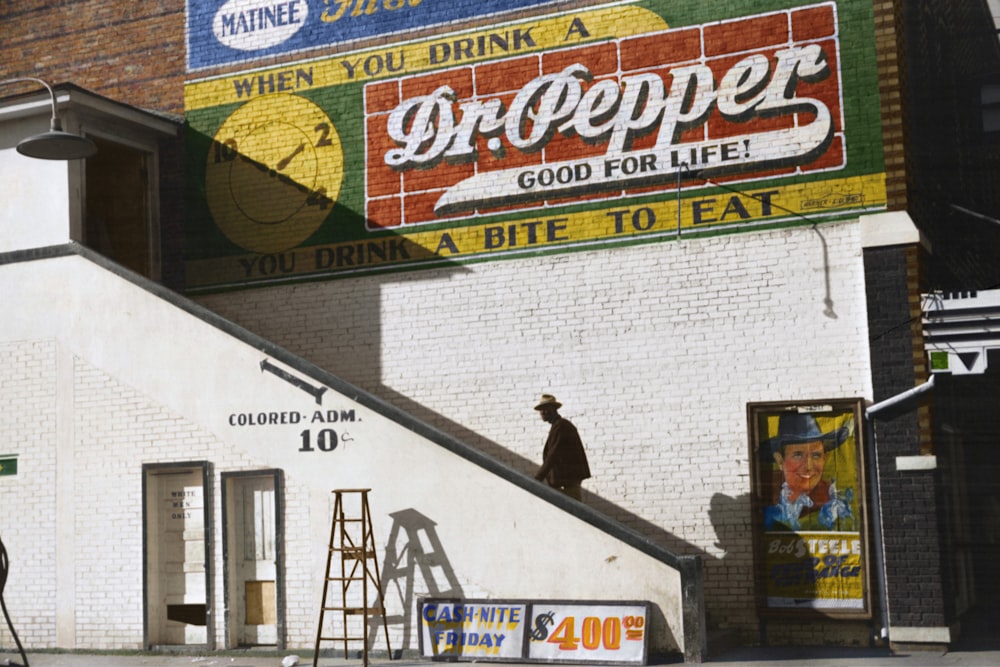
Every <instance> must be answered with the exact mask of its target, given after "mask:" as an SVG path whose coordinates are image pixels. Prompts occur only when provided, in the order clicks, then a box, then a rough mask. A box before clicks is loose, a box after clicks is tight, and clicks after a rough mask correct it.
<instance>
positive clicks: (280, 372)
mask: <svg viewBox="0 0 1000 667" xmlns="http://www.w3.org/2000/svg"><path fill="white" fill-rule="evenodd" d="M260 370H261V372H264V371H268V372H269V373H274V374H275V375H277V376H278V377H280V378H281V379H282V380H284V381H285V382H287V383H289V384H292V385H295V386H296V387H298V388H299V389H301V390H302V391H304V392H306V393H307V394H309V395H311V396H312V397H313V398H315V399H316V405H322V404H323V393H324V392H325V391H326V387H315V386H313V385H311V384H309V383H308V382H306V381H305V380H303V379H302V378H297V377H295V376H294V375H292V374H291V373H289V372H288V371H286V370H284V369H282V368H278V367H277V366H275V365H274V364H272V363H271V362H270V361H268V360H267V359H264V360H263V361H261V362H260Z"/></svg>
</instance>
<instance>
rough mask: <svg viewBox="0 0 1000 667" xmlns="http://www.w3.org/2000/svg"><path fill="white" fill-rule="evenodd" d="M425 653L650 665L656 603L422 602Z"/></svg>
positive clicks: (449, 656)
mask: <svg viewBox="0 0 1000 667" xmlns="http://www.w3.org/2000/svg"><path fill="white" fill-rule="evenodd" d="M419 616H420V654H421V656H423V657H425V658H433V659H438V660H442V659H447V660H458V661H472V662H476V661H484V660H490V661H496V662H503V661H507V662H521V661H524V660H530V661H539V662H548V663H561V662H570V663H574V664H583V663H596V664H601V665H644V664H646V662H647V655H648V646H649V633H648V629H647V623H648V621H649V603H648V602H631V601H623V602H590V601H580V602H553V601H539V600H533V601H523V600H520V601H519V600H471V599H470V600H455V599H433V598H426V599H422V600H420V601H419Z"/></svg>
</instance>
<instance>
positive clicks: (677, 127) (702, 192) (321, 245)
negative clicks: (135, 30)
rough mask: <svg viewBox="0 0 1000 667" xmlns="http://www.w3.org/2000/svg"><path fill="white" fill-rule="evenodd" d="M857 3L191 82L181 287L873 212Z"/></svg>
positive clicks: (486, 40)
mask: <svg viewBox="0 0 1000 667" xmlns="http://www.w3.org/2000/svg"><path fill="white" fill-rule="evenodd" d="M423 2H424V3H430V2H431V0H423ZM776 4H778V5H781V4H782V3H781V2H780V0H779V1H778V2H777V3H776ZM861 4H863V3H858V2H846V1H842V2H839V3H838V2H821V3H814V4H799V3H788V6H787V7H784V8H781V9H777V10H772V11H769V12H766V13H756V14H752V15H747V16H737V17H731V18H726V19H723V20H719V18H718V17H716V16H713V15H712V14H711V13H710V8H708V7H706V3H694V2H690V3H684V2H665V1H659V0H652V1H651V2H648V3H644V4H643V6H641V7H640V6H638V5H635V4H630V3H621V4H616V5H613V6H612V5H608V6H602V7H596V8H591V9H581V10H572V11H566V12H562V13H555V14H549V15H546V16H541V17H537V18H534V19H532V20H529V21H520V22H512V23H510V24H507V25H496V26H493V27H490V28H486V29H477V30H471V31H468V32H461V33H454V34H451V35H446V36H439V37H435V38H428V39H425V40H421V41H410V42H405V43H400V44H395V45H389V46H385V47H380V48H375V49H372V50H365V51H357V52H351V53H346V54H341V55H338V56H333V57H329V58H317V59H315V60H309V61H304V62H299V63H295V64H292V65H288V66H282V67H272V68H266V69H259V70H253V71H243V72H237V73H234V74H227V75H223V76H216V77H211V78H206V79H203V80H196V81H190V82H188V84H187V85H186V87H185V108H186V115H187V119H188V123H189V133H188V144H189V149H190V150H189V151H188V156H189V158H188V159H189V160H190V163H189V168H188V169H187V173H188V174H189V177H190V179H191V182H190V184H189V187H190V190H191V192H192V193H193V197H192V198H191V201H192V202H193V210H192V211H191V213H192V215H191V216H190V223H189V227H188V229H187V241H188V242H187V247H188V249H189V250H188V257H187V277H188V288H189V289H191V290H193V291H199V290H212V289H226V288H233V287H239V286H246V285H250V284H254V283H269V282H278V281H289V280H296V279H315V278H316V277H335V276H338V275H354V274H357V273H360V272H371V271H386V270H400V269H406V270H409V269H416V268H420V267H422V266H427V267H432V266H433V267H440V266H446V265H449V264H458V263H463V262H468V261H482V260H488V259H500V258H504V257H516V256H521V255H524V254H530V253H538V252H558V251H566V250H574V249H581V248H595V247H611V246H615V245H623V244H631V243H641V242H653V241H664V240H675V239H678V238H681V237H682V235H683V234H691V233H700V234H704V233H730V232H736V231H742V230H747V229H753V228H759V227H761V226H779V225H801V224H814V223H816V222H819V221H824V220H835V219H842V218H845V217H849V216H856V215H858V214H859V213H862V212H865V211H870V210H881V209H884V207H885V202H886V195H885V176H884V166H883V164H882V155H881V134H880V132H881V130H880V125H879V116H878V108H877V105H864V104H860V105H859V104H852V105H847V104H845V103H844V100H845V99H847V98H848V97H849V98H850V99H864V98H865V97H871V96H872V95H874V94H876V92H877V81H876V80H875V69H874V52H873V50H872V49H867V48H846V47H847V46H848V45H849V44H851V43H852V42H855V43H861V44H867V43H868V41H867V40H868V39H869V38H871V39H873V37H872V35H871V34H870V30H871V26H870V20H866V19H864V17H863V16H854V15H851V12H853V13H857V14H860V13H861V11H862V9H861V7H860V5H861ZM421 6H423V5H421ZM681 9H683V11H681ZM674 16H676V21H674V20H673V17H674ZM869 107H870V108H869Z"/></svg>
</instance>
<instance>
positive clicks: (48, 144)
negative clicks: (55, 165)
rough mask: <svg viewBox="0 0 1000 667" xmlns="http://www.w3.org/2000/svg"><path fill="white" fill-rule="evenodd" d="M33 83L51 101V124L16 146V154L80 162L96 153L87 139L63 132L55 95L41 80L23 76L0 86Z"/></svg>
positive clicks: (3, 81) (50, 87)
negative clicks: (45, 91) (46, 91)
mask: <svg viewBox="0 0 1000 667" xmlns="http://www.w3.org/2000/svg"><path fill="white" fill-rule="evenodd" d="M29 81H30V82H34V83H38V84H41V85H42V86H45V89H46V90H48V91H49V97H50V98H51V100H52V122H51V125H50V129H49V131H48V132H43V133H41V134H36V135H33V136H30V137H27V138H25V139H22V140H21V141H19V142H18V144H17V152H18V153H20V154H21V155H26V156H28V157H33V158H39V159H42V160H80V159H82V158H86V157H90V156H91V155H93V154H94V153H96V152H97V146H95V145H94V142H93V141H91V140H90V139H88V138H87V137H83V136H80V135H79V134H73V133H72V132H64V131H63V129H62V122H61V121H60V120H59V116H58V114H57V113H56V93H55V91H54V90H52V86H50V85H49V84H47V83H46V82H45V81H42V80H41V79H36V78H34V77H30V76H25V77H18V78H16V79H3V80H0V86H5V85H7V84H11V83H24V82H29Z"/></svg>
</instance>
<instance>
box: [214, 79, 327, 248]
mask: <svg viewBox="0 0 1000 667" xmlns="http://www.w3.org/2000/svg"><path fill="white" fill-rule="evenodd" d="M343 178H344V153H343V149H342V148H341V144H340V136H339V135H338V134H337V129H336V128H335V127H334V125H333V123H332V122H331V121H330V118H329V117H328V116H327V115H326V113H325V112H324V111H323V110H322V109H320V108H319V107H318V106H316V105H315V104H314V103H313V102H311V101H309V100H307V99H305V98H304V97H299V96H297V95H284V94H282V95H269V96H266V97H259V98H257V99H254V100H251V101H250V102H247V103H246V104H244V105H243V106H241V107H239V108H238V109H237V110H236V111H234V112H233V113H232V115H230V116H229V117H228V118H227V119H226V120H225V121H224V122H223V123H222V126H221V127H220V128H219V130H218V132H216V134H215V141H214V143H213V145H212V148H211V150H209V153H208V158H207V163H206V165H205V190H206V196H207V198H208V204H209V208H210V209H211V212H212V217H213V218H214V219H215V222H216V224H217V225H218V226H219V229H221V230H222V232H223V233H224V234H225V235H226V236H227V237H228V238H229V240H230V241H232V242H233V243H235V244H237V245H239V246H240V247H242V248H245V249H246V250H250V251H252V252H256V253H261V254H267V253H276V252H281V251H283V250H287V249H289V248H293V247H295V246H296V245H298V244H300V243H302V242H303V241H305V240H306V239H307V238H309V236H310V235H312V233H313V232H315V231H316V230H317V229H318V228H319V226H320V225H321V224H322V223H323V220H324V219H326V217H327V216H328V215H329V214H330V211H331V209H332V207H333V204H334V202H336V201H337V196H338V194H339V193H340V186H341V184H342V182H343Z"/></svg>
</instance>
